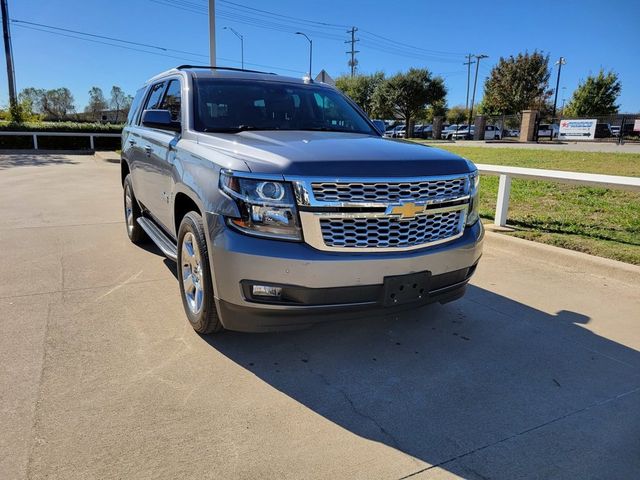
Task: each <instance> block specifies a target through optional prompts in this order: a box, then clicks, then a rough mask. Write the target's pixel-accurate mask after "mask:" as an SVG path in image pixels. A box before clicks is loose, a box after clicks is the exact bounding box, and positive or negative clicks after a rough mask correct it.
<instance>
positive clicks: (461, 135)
mask: <svg viewBox="0 0 640 480" xmlns="http://www.w3.org/2000/svg"><path fill="white" fill-rule="evenodd" d="M475 131H476V128H475V125H471V132H469V128H468V127H466V126H465V128H462V129H460V130H458V131H456V132H454V133H453V135H452V138H453V140H466V139H469V138H472V139H473V136H474V134H475ZM501 138H502V132H501V131H500V128H499V127H496V126H494V125H487V126H485V127H484V139H483V140H500V139H501Z"/></svg>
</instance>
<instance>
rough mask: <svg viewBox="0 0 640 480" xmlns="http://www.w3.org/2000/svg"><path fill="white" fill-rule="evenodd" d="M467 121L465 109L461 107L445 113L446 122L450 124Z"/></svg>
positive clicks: (458, 106) (452, 108)
mask: <svg viewBox="0 0 640 480" xmlns="http://www.w3.org/2000/svg"><path fill="white" fill-rule="evenodd" d="M465 120H467V109H466V108H465V107H464V106H463V105H456V106H455V107H451V108H450V109H449V111H448V112H447V122H449V123H450V124H460V123H464V121H465Z"/></svg>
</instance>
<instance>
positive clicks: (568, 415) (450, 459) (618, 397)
mask: <svg viewBox="0 0 640 480" xmlns="http://www.w3.org/2000/svg"><path fill="white" fill-rule="evenodd" d="M638 392H640V387H636V388H634V389H632V390H628V391H626V392H623V393H620V394H618V395H614V396H613V397H609V398H607V399H605V400H602V401H600V402H596V403H592V404H591V405H587V406H586V407H583V408H579V409H578V410H574V411H573V412H569V413H567V414H565V415H561V416H559V417H556V418H554V419H552V420H549V421H547V422H544V423H541V424H539V425H536V426H534V427H531V428H527V429H526V430H522V431H521V432H518V433H515V434H513V435H509V436H508V437H505V438H502V439H500V440H497V441H495V442H491V443H488V444H486V445H483V446H481V447H477V448H474V449H472V450H469V451H467V452H465V453H461V454H460V455H457V456H455V457H452V458H449V459H448V460H445V461H443V462H440V463H437V464H435V465H431V466H429V467H426V468H423V469H421V470H418V471H416V472H413V473H410V474H409V475H405V476H404V477H400V478H399V479H398V480H405V479H407V478H411V477H413V476H415V475H418V474H420V473H423V472H426V471H428V470H431V469H433V468H436V467H442V466H443V465H447V464H448V463H451V462H455V461H456V460H459V459H461V458H464V457H467V456H469V455H472V454H474V453H476V452H479V451H482V450H485V449H487V448H489V447H493V446H494V445H499V444H501V443H504V442H508V441H509V440H512V439H514V438H516V437H519V436H521V435H526V434H527V433H530V432H533V431H535V430H539V429H540V428H544V427H546V426H547V425H551V424H553V423H556V422H559V421H561V420H564V419H566V418H569V417H572V416H574V415H577V414H579V413H582V412H586V411H588V410H591V409H592V408H597V407H601V406H603V405H606V404H607V403H610V402H614V401H616V400H619V399H621V398H624V397H626V396H628V395H633V394H634V393H638Z"/></svg>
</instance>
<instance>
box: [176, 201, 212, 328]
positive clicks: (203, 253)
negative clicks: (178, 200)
mask: <svg viewBox="0 0 640 480" xmlns="http://www.w3.org/2000/svg"><path fill="white" fill-rule="evenodd" d="M177 269H178V283H179V284H180V296H181V297H182V305H183V306H184V311H185V313H186V314H187V318H188V319H189V323H190V324H191V326H192V327H193V329H194V330H195V331H196V332H198V333H201V334H207V333H217V332H220V331H221V330H222V329H223V327H222V323H221V322H220V317H219V316H218V311H217V310H216V304H215V300H214V294H213V281H212V280H211V271H210V269H209V251H208V249H207V241H206V238H205V235H204V225H203V223H202V217H201V216H200V215H199V214H198V213H196V212H189V213H187V214H186V215H185V216H184V218H183V219H182V222H180V228H179V229H178V262H177Z"/></svg>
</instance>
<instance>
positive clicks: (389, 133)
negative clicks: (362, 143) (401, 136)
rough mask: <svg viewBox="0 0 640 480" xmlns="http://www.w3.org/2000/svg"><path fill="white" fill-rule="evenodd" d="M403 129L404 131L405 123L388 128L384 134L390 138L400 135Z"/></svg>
mask: <svg viewBox="0 0 640 480" xmlns="http://www.w3.org/2000/svg"><path fill="white" fill-rule="evenodd" d="M401 130H403V131H404V125H396V126H395V127H391V128H389V129H387V131H386V132H384V136H385V137H389V138H397V137H398V133H399V132H400V131H401Z"/></svg>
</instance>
